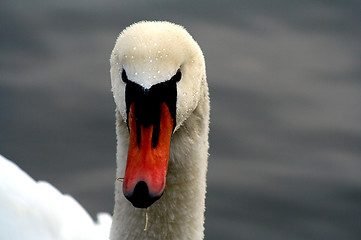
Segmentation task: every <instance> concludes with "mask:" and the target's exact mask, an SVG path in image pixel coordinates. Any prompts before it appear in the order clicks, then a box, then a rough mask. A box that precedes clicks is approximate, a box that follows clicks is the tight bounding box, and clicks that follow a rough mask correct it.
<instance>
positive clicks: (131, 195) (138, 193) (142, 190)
mask: <svg viewBox="0 0 361 240" xmlns="http://www.w3.org/2000/svg"><path fill="white" fill-rule="evenodd" d="M123 193H124V196H125V198H126V199H128V200H129V201H130V202H131V203H132V205H133V206H134V207H136V208H148V207H150V206H151V205H152V204H153V203H154V202H155V201H157V200H158V199H159V198H160V197H161V196H162V195H163V191H161V192H160V193H159V194H152V193H150V191H149V188H148V185H147V183H146V182H144V181H139V182H138V183H137V184H136V185H135V187H134V189H133V191H125V189H123Z"/></svg>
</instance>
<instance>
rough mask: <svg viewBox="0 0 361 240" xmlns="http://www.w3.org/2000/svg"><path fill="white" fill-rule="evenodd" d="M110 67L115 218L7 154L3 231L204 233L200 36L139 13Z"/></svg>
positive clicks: (204, 99)
mask: <svg viewBox="0 0 361 240" xmlns="http://www.w3.org/2000/svg"><path fill="white" fill-rule="evenodd" d="M110 76H111V86H112V93H113V97H114V101H115V104H116V110H115V115H116V138H117V153H116V161H117V169H116V175H117V177H118V179H117V180H116V181H115V205H114V212H113V216H112V219H110V215H108V214H105V213H101V214H99V215H98V222H96V223H94V222H93V220H92V219H91V218H90V216H89V214H88V213H87V212H86V211H85V210H84V209H83V208H82V207H81V206H80V204H79V203H77V202H76V201H75V200H74V199H73V198H71V197H70V196H67V195H63V194H61V193H60V192H59V191H58V190H56V189H55V188H54V187H52V186H51V185H50V184H48V183H46V182H36V181H34V180H33V179H32V178H31V177H29V176H28V175H27V174H26V173H24V172H23V171H22V170H21V169H20V168H19V167H17V166H16V165H15V164H14V163H12V162H10V161H8V160H6V159H5V158H4V157H0V239H15V240H16V239H19V240H20V239H49V240H50V239H51V240H52V239H59V240H63V239H108V238H109V239H110V240H119V239H127V240H132V239H193V240H194V239H203V238H204V211H205V195H206V172H207V164H208V148H209V143H208V133H209V114H210V105H209V92H208V84H207V81H206V69H205V61H204V57H203V53H202V51H201V49H200V47H199V45H198V44H197V43H196V41H195V40H194V39H193V38H192V37H191V35H190V34H189V33H188V32H187V31H186V30H185V29H184V28H183V27H182V26H180V25H176V24H174V23H170V22H166V21H141V22H138V23H134V24H132V25H130V26H129V27H127V28H126V29H124V30H123V31H122V32H121V33H120V34H119V37H118V38H117V40H116V43H115V46H114V49H113V50H112V52H111V57H110ZM0 156H1V155H0ZM118 180H120V181H118ZM16 218H17V219H16ZM145 226H146V227H145ZM49 229H50V230H49Z"/></svg>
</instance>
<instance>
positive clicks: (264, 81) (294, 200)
mask: <svg viewBox="0 0 361 240" xmlns="http://www.w3.org/2000/svg"><path fill="white" fill-rule="evenodd" d="M143 19H148V20H169V21H172V22H176V23H178V24H181V25H184V26H185V27H186V28H187V29H188V30H189V32H190V33H191V34H192V35H193V37H194V38H195V39H196V40H197V41H198V43H199V44H200V46H201V48H202V49H203V51H204V54H205V57H206V63H207V74H208V81H209V85H210V92H211V98H212V122H211V134H210V142H211V150H210V153H211V156H210V159H209V172H208V194H207V211H206V239H208V240H210V239H213V240H215V239H241V240H243V239H247V240H253V239H275V240H282V239H295V240H298V239H304V240H312V239H328V240H331V239H335V240H336V239H337V240H339V239H349V240H350V239H361V107H360V106H361V27H360V26H361V3H360V1H152V3H151V1H145V0H144V1H128V2H122V1H115V0H114V1H110V0H107V1H10V0H2V1H1V2H0V153H2V154H3V155H5V156H6V157H8V158H10V159H12V160H13V161H15V162H16V163H17V164H19V165H20V166H21V167H22V168H23V169H24V170H26V171H27V172H28V173H30V175H31V176H32V177H34V178H35V179H38V180H40V179H45V180H47V181H49V182H50V183H52V184H53V185H55V186H56V187H57V188H59V189H60V190H61V191H62V192H65V193H69V194H71V195H73V196H74V197H75V198H76V199H77V200H78V201H79V202H80V203H81V204H82V205H83V206H85V208H86V209H87V210H88V211H89V212H90V213H91V214H92V216H94V215H95V214H96V212H99V211H107V212H112V209H113V183H114V179H115V175H114V174H115V131H114V120H115V118H114V108H115V105H114V103H113V99H112V95H111V93H110V77H109V61H108V59H109V55H110V51H111V49H112V48H113V44H114V42H115V39H116V37H117V35H118V33H119V32H120V31H121V30H122V29H123V28H124V27H126V26H127V25H129V24H131V23H133V22H136V21H139V20H143Z"/></svg>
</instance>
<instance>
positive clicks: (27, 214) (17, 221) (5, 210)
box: [0, 155, 111, 240]
mask: <svg viewBox="0 0 361 240" xmlns="http://www.w3.org/2000/svg"><path fill="white" fill-rule="evenodd" d="M110 224H111V217H110V215H109V214H106V213H100V214H98V223H94V221H93V220H92V218H91V217H90V215H89V214H88V213H87V212H86V211H85V210H84V208H83V207H82V206H81V205H80V204H79V203H78V202H77V201H76V200H75V199H74V198H72V197H71V196H69V195H63V194H62V193H60V192H59V191H58V190H57V189H56V188H54V187H53V186H52V185H50V184H49V183H47V182H44V181H39V182H37V181H35V180H34V179H32V178H31V177H30V176H29V175H28V174H26V173H25V172H24V171H22V170H21V169H20V168H19V167H18V166H17V165H15V164H14V163H13V162H11V161H9V160H7V159H6V158H4V157H3V156H1V155H0V239H4V240H25V239H26V240H81V239H89V240H93V239H94V240H96V239H97V240H101V239H104V240H105V239H108V235H109V229H110Z"/></svg>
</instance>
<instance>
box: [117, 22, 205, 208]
mask: <svg viewBox="0 0 361 240" xmlns="http://www.w3.org/2000/svg"><path fill="white" fill-rule="evenodd" d="M110 65H111V68H110V73H111V84H112V92H113V97H114V100H115V103H116V108H117V111H118V112H119V116H120V118H121V119H118V120H120V121H124V122H125V123H126V124H127V126H128V131H129V148H128V158H127V166H126V170H125V176H124V181H123V193H124V195H125V197H126V198H127V199H128V200H130V201H131V203H132V204H133V206H135V207H140V208H147V207H149V206H150V205H151V204H153V203H154V202H155V201H156V200H157V199H159V198H160V197H161V196H162V194H163V191H164V188H165V181H166V175H167V168H168V158H169V149H170V142H171V139H172V135H173V134H174V133H175V132H176V131H178V129H179V128H180V127H181V126H182V124H183V123H184V121H186V120H187V118H188V117H189V116H190V115H191V114H192V112H193V111H194V109H195V108H196V107H197V105H198V103H199V101H200V97H201V95H202V94H201V90H202V89H201V88H202V82H204V81H205V63H204V57H203V54H202V51H201V49H200V48H199V46H198V44H197V43H196V42H195V41H194V40H193V38H192V37H191V35H190V34H189V33H188V32H187V31H186V30H185V29H184V28H183V27H181V26H179V25H176V24H173V23H169V22H145V21H143V22H139V23H135V24H133V25H131V26H129V27H127V28H126V29H125V30H123V31H122V32H121V33H120V35H119V37H118V39H117V41H116V44H115V47H114V49H113V51H112V53H111V58H110Z"/></svg>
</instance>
